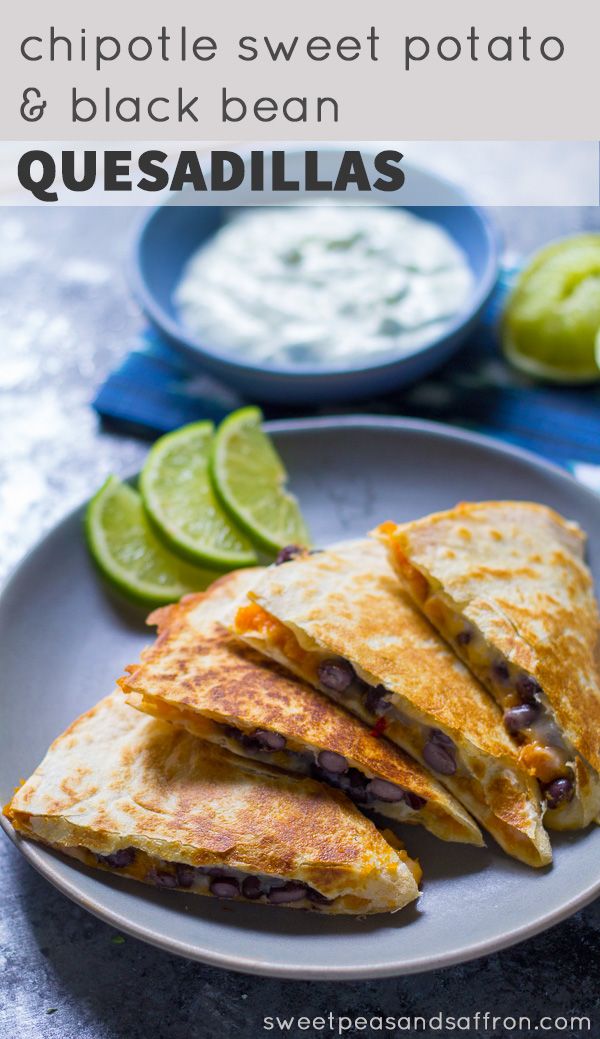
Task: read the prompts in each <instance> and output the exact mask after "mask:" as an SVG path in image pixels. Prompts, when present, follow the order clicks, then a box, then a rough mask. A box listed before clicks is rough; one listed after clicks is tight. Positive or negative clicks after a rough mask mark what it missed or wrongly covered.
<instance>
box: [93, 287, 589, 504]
mask: <svg viewBox="0 0 600 1039" xmlns="http://www.w3.org/2000/svg"><path fill="white" fill-rule="evenodd" d="M514 276H515V268H514V267H506V268H504V269H503V270H502V272H501V274H500V278H499V280H498V285H497V287H496V290H495V293H494V295H493V297H492V300H491V302H490V305H489V306H488V308H487V311H486V313H485V314H484V317H483V320H482V322H481V324H480V326H479V328H478V329H477V330H476V331H475V333H474V334H473V335H472V336H471V337H470V339H469V341H468V342H467V343H466V344H465V346H464V347H463V348H462V349H461V350H460V352H459V353H458V354H456V355H455V356H454V357H453V358H452V359H451V360H450V361H449V362H448V363H447V364H446V365H445V366H444V367H443V368H442V369H439V370H438V371H436V372H434V373H433V374H432V375H431V376H430V377H429V378H427V379H425V380H423V381H421V382H419V383H418V384H417V385H415V386H412V387H408V388H407V389H404V390H399V391H396V392H395V393H393V394H391V395H389V396H387V397H384V398H379V399H377V400H365V401H361V402H355V403H353V404H350V405H347V406H344V407H343V408H340V407H339V406H335V407H329V408H327V409H321V410H320V411H318V410H316V409H311V410H309V409H303V411H302V414H320V413H324V411H327V413H329V414H331V413H332V412H334V413H336V414H340V413H356V412H359V411H360V412H369V413H376V414H392V415H410V416H411V417H420V418H427V419H433V420H436V421H440V422H450V423H454V424H456V425H460V426H463V427H466V428H468V429H474V430H478V431H480V432H484V433H488V434H491V435H493V436H498V437H501V438H503V439H504V440H507V441H510V442H511V443H513V444H517V445H519V446H521V447H526V448H529V449H530V450H532V451H535V452H537V453H538V454H541V455H543V456H544V457H546V458H549V459H550V460H552V461H554V462H557V463H558V464H560V465H562V466H565V467H567V468H570V469H571V470H572V471H573V472H574V473H575V475H576V476H578V477H579V478H580V479H583V480H584V481H585V482H587V483H589V484H590V485H592V486H596V488H597V489H598V490H600V387H599V386H598V384H595V385H592V386H584V387H577V388H573V387H558V386H556V387H555V386H549V385H542V384H539V383H535V382H533V381H532V380H530V379H528V378H527V377H525V376H523V375H520V374H519V373H517V372H515V371H514V370H513V369H511V368H510V367H509V365H507V364H506V362H505V361H504V359H503V357H502V355H501V353H500V350H499V347H498V342H497V336H496V325H497V320H498V316H499V313H500V310H501V308H502V305H503V303H504V300H505V298H506V294H507V292H508V290H509V288H510V285H511V283H512V281H513V280H514ZM243 403H244V401H243V400H242V399H241V398H240V397H239V396H237V394H236V393H235V392H233V391H232V390H230V389H228V388H227V387H226V386H224V385H223V384H222V383H219V382H217V381H216V380H214V379H213V378H212V377H210V376H207V375H203V374H202V373H200V374H199V373H198V371H197V370H192V369H191V368H190V367H189V366H188V365H187V364H186V361H185V359H184V358H183V357H182V356H181V355H180V354H179V353H178V352H177V351H176V350H173V349H172V348H171V347H170V346H169V345H168V344H167V343H166V342H165V341H164V340H163V339H162V338H161V337H160V335H159V334H158V333H157V332H155V331H154V330H152V329H147V330H145V331H144V332H142V334H141V336H140V338H139V341H138V342H137V343H135V344H133V349H132V351H131V353H130V354H129V355H128V356H127V357H126V358H125V360H124V362H123V363H122V364H121V366H120V367H119V368H118V369H117V370H116V371H114V372H113V373H112V374H111V375H110V376H109V377H108V379H107V380H106V382H105V383H104V385H103V386H102V387H101V389H100V391H99V392H98V395H97V396H96V399H95V400H94V402H93V406H94V408H95V409H96V411H97V412H98V414H99V415H100V416H101V417H102V419H103V420H104V421H105V422H106V423H107V424H108V425H110V427H111V428H113V429H117V430H120V431H122V432H126V433H128V434H130V435H131V434H133V435H139V436H144V437H147V438H152V437H155V436H157V435H160V434H161V433H165V432H168V431H169V430H171V429H175V428H176V427H177V426H181V425H184V424H185V423H186V422H194V421H197V420H198V419H202V418H209V419H212V420H213V421H217V422H218V421H219V420H220V419H221V418H223V417H224V416H225V415H226V414H228V413H229V412H230V411H231V410H233V409H234V408H236V407H239V406H240V405H241V404H243ZM264 411H265V415H266V416H267V417H281V416H283V415H290V414H295V415H297V414H298V410H297V409H292V408H290V407H289V406H288V407H275V406H273V405H267V406H266V407H265V408H264Z"/></svg>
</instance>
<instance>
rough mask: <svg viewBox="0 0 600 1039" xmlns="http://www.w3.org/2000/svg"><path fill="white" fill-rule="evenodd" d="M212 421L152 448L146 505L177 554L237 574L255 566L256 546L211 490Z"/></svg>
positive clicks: (144, 485) (145, 473) (143, 480)
mask: <svg viewBox="0 0 600 1039" xmlns="http://www.w3.org/2000/svg"><path fill="white" fill-rule="evenodd" d="M213 432H214V427H213V424H212V422H194V423H192V424H191V425H189V426H183V427H182V428H181V429H178V430H176V431H175V432H174V433H168V434H167V435H166V436H164V437H161V438H160V440H157V441H156V443H155V444H154V447H153V448H152V450H151V451H150V454H149V455H148V458H147V459H146V464H145V465H144V468H143V469H142V475H141V477H140V491H141V494H142V498H143V499H144V505H145V507H146V509H147V511H148V515H149V517H150V519H151V521H152V523H153V524H154V525H155V526H156V531H157V533H158V534H159V536H160V537H161V539H162V540H163V541H164V542H165V543H166V545H168V547H169V548H170V549H172V551H173V552H177V553H178V554H179V555H182V556H184V557H185V558H186V559H189V560H190V561H191V562H193V563H200V564H204V565H207V566H214V567H216V568H217V569H220V570H235V569H237V568H238V567H242V566H252V565H253V564H254V563H256V553H255V551H254V549H253V548H252V545H251V544H250V542H249V541H248V539H247V538H246V537H245V535H244V534H242V533H241V532H240V531H239V530H237V529H236V528H235V527H234V525H233V524H232V523H231V521H230V519H229V517H228V515H227V514H226V512H224V511H223V509H222V508H221V505H220V503H219V501H218V499H217V498H216V496H215V492H214V491H213V488H212V484H211V480H210V476H209V471H208V458H209V452H210V444H211V441H212V438H213Z"/></svg>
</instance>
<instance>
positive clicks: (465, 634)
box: [456, 628, 473, 646]
mask: <svg viewBox="0 0 600 1039" xmlns="http://www.w3.org/2000/svg"><path fill="white" fill-rule="evenodd" d="M472 638H473V632H472V631H471V630H470V628H463V630H462V631H459V633H458V635H457V636H456V641H457V642H458V644H459V646H468V645H469V642H470V641H471V639H472Z"/></svg>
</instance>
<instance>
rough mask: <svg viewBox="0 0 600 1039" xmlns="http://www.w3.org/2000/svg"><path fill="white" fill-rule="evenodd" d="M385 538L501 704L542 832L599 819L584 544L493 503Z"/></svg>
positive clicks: (596, 677) (554, 522)
mask: <svg viewBox="0 0 600 1039" xmlns="http://www.w3.org/2000/svg"><path fill="white" fill-rule="evenodd" d="M378 536H379V537H381V538H382V539H383V540H384V541H385V542H386V543H387V544H388V546H389V548H390V558H391V561H392V564H393V566H394V568H395V569H396V571H397V573H398V576H399V577H400V580H401V581H402V584H403V586H404V587H405V588H406V589H407V590H408V592H409V593H410V595H411V596H412V599H413V601H414V602H415V603H416V604H417V605H418V606H419V608H420V609H421V610H422V611H423V612H424V614H425V615H426V616H427V617H428V618H429V620H430V621H431V622H432V624H434V625H435V627H436V628H437V629H438V631H440V632H441V634H442V635H443V636H444V638H445V639H446V640H447V641H448V642H449V643H450V645H451V646H452V648H453V649H454V651H455V652H456V653H457V654H458V655H459V656H460V657H461V659H462V660H464V662H465V663H466V664H467V665H468V667H470V668H471V671H472V672H473V673H474V674H475V675H477V677H478V678H479V680H480V681H481V682H483V684H484V685H485V686H486V687H487V689H488V690H489V691H490V693H491V694H492V695H493V696H494V698H495V699H496V700H497V702H498V704H499V705H500V707H501V708H502V711H503V714H504V723H505V725H506V728H507V730H508V732H509V733H511V734H512V735H513V736H514V737H515V739H516V740H518V741H519V743H520V747H521V751H520V762H521V764H522V765H523V767H524V768H526V769H527V770H528V771H529V772H531V774H532V775H534V776H536V777H537V779H538V780H539V783H540V787H541V791H542V798H543V801H544V802H545V805H546V808H547V811H546V815H545V822H546V823H547V824H548V826H550V827H552V828H554V829H558V830H566V829H577V828H579V827H582V826H586V825H587V824H588V823H589V822H591V820H592V819H594V818H597V817H598V813H599V812H600V779H599V775H598V773H599V771H600V621H599V618H598V608H597V605H596V601H595V599H594V592H593V586H592V578H591V574H590V572H589V570H588V568H587V566H586V565H585V562H584V560H583V552H584V546H585V535H584V534H583V532H582V530H581V529H580V528H579V527H578V526H577V525H576V524H575V523H570V522H568V521H567V520H565V519H563V518H562V516H559V515H558V513H556V512H554V511H553V510H552V509H549V508H547V507H546V506H544V505H535V504H533V503H531V502H518V501H492V502H478V503H466V504H461V505H458V506H457V507H456V508H454V509H450V510H449V511H448V512H440V513H437V514H435V515H433V516H427V517H425V518H424V519H421V520H417V521H416V522H414V523H407V524H405V525H403V526H396V525H395V524H393V523H390V524H383V526H382V527H380V528H379V531H378Z"/></svg>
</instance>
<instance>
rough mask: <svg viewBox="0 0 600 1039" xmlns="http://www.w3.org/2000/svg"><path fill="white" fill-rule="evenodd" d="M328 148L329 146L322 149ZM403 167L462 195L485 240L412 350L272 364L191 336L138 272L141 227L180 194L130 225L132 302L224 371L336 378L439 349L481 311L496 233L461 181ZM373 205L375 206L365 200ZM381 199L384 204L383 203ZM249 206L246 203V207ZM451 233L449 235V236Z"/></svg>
mask: <svg viewBox="0 0 600 1039" xmlns="http://www.w3.org/2000/svg"><path fill="white" fill-rule="evenodd" d="M327 150H330V151H331V150H332V149H327ZM300 151H301V149H293V150H292V149H290V152H291V153H293V152H296V153H299V152H300ZM240 154H242V155H247V154H248V152H247V151H244V152H241V153H240ZM406 167H407V168H408V169H410V170H412V171H413V172H416V173H417V175H418V174H424V175H426V176H428V177H431V178H432V179H434V180H435V181H436V182H437V183H438V184H439V185H440V187H441V188H443V189H449V190H451V191H452V192H453V193H454V195H455V197H456V198H457V199H462V201H460V202H456V203H455V206H456V208H457V209H468V210H470V211H471V213H472V214H474V216H475V218H476V220H477V221H478V222H479V224H480V226H481V229H482V231H483V235H484V239H485V244H486V257H485V263H484V265H483V267H482V269H481V271H480V272H479V273H478V274H477V275H476V280H475V284H474V286H473V289H472V292H471V293H469V297H468V299H467V301H466V303H465V305H464V306H463V307H462V308H461V309H460V310H459V311H458V313H457V314H455V315H454V317H452V318H451V319H450V320H449V321H447V322H444V323H443V325H442V328H441V330H440V329H438V331H437V332H435V333H434V334H432V335H430V336H428V337H427V338H426V339H425V340H424V341H423V342H422V343H420V344H419V345H418V346H416V347H414V348H413V349H411V350H408V351H404V352H403V353H402V354H400V355H399V354H398V352H397V350H396V351H395V352H394V350H393V349H392V350H390V351H388V352H386V353H385V354H382V355H380V356H379V357H378V358H377V359H376V360H372V361H361V360H358V361H356V362H355V363H347V364H344V365H343V366H340V365H337V366H332V365H312V366H309V365H306V366H295V365H291V364H276V363H273V362H264V361H263V362H256V361H250V360H244V358H243V357H234V356H233V354H231V353H228V352H227V351H224V350H222V348H220V347H218V346H213V345H211V344H210V343H206V342H205V343H202V342H200V341H199V339H197V338H196V336H195V335H194V334H193V333H191V332H190V331H189V330H187V329H186V328H185V326H184V325H183V324H182V323H180V322H179V321H177V320H175V319H174V318H172V317H171V316H170V315H169V314H168V313H167V311H166V310H165V308H164V307H163V306H162V304H160V303H158V302H157V300H156V297H155V295H154V293H153V292H152V291H151V290H150V289H149V287H148V283H147V279H146V278H145V277H144V275H143V274H142V266H143V265H142V255H143V250H144V244H143V243H144V239H145V236H146V232H147V230H148V228H149V227H150V225H151V224H152V223H153V221H154V220H155V219H156V218H157V216H158V215H159V213H162V212H163V211H164V210H165V209H166V208H167V207H172V206H181V205H182V200H181V197H180V196H174V195H171V197H170V198H168V199H167V200H166V201H165V202H162V203H161V204H160V205H158V206H153V207H152V208H151V209H150V211H149V212H148V213H146V214H145V215H144V217H143V219H142V220H141V221H140V222H139V223H138V225H137V227H136V228H135V231H134V237H133V242H132V244H131V246H130V250H129V256H128V260H127V274H128V281H129V284H130V285H131V288H132V292H133V294H134V297H135V298H136V300H137V302H138V303H139V304H140V306H141V308H142V310H143V312H144V314H145V315H146V317H147V318H148V319H149V320H150V322H151V323H152V324H153V325H154V327H155V328H156V329H158V330H159V332H162V333H163V335H165V336H166V337H167V339H168V341H169V344H170V345H171V346H172V347H173V348H174V349H175V350H178V351H180V352H181V353H184V354H185V355H186V356H188V357H192V358H193V359H194V360H195V361H196V362H197V363H198V364H199V365H200V366H201V365H202V362H204V363H205V364H206V365H207V367H208V366H209V365H210V366H212V367H213V368H215V367H219V368H221V369H222V370H223V372H226V371H229V372H232V373H236V374H244V373H246V374H248V375H249V376H258V377H264V378H275V379H283V380H286V381H296V382H297V381H302V380H304V381H306V380H319V381H327V380H331V379H336V378H337V379H341V378H344V377H348V376H352V375H359V374H360V373H366V372H381V373H384V372H385V371H386V370H390V371H392V370H395V369H397V368H399V367H403V366H404V365H407V364H409V363H410V362H412V361H415V360H416V359H420V358H421V357H425V356H427V355H428V354H429V353H431V352H433V351H435V350H436V349H439V348H440V346H441V345H442V344H446V343H449V342H450V341H452V339H453V338H455V337H456V336H458V335H460V333H461V331H462V330H463V329H468V328H469V326H470V325H471V324H473V323H474V322H475V321H476V319H477V318H478V316H479V315H480V314H481V312H482V310H483V309H484V307H485V305H486V304H487V303H488V301H489V299H490V297H491V295H492V292H493V290H494V287H495V285H496V282H497V279H498V274H499V269H500V252H501V235H500V232H499V230H498V228H497V227H496V225H495V224H494V223H493V222H492V220H491V219H490V217H489V216H488V214H487V212H486V210H485V209H484V208H483V207H482V206H479V205H476V204H475V203H473V202H472V201H471V200H470V198H469V196H468V194H467V192H465V191H464V189H463V188H462V187H461V186H460V185H456V184H454V183H453V182H452V181H450V180H448V179H447V178H445V177H443V176H440V175H438V174H437V173H435V172H433V171H431V170H428V169H427V168H425V167H423V166H419V165H417V164H414V163H407V164H406ZM370 205H371V206H373V207H374V208H379V206H377V205H374V204H373V203H371V204H370ZM382 205H383V204H382ZM368 207H369V203H367V204H366V205H362V206H360V207H359V208H368ZM201 208H206V209H224V208H232V209H233V208H240V209H244V208H247V207H245V206H243V205H240V206H235V205H232V206H231V207H225V206H202V207H201ZM248 208H250V207H248ZM251 208H276V207H274V206H273V207H272V206H264V207H261V206H258V205H256V204H252V207H251ZM281 208H289V207H287V206H281ZM385 208H390V209H407V210H409V211H412V210H414V209H427V208H429V209H431V210H432V212H433V213H435V211H436V209H441V208H449V207H448V206H442V205H440V206H435V205H433V206H430V207H427V206H411V205H406V206H404V205H398V204H394V205H392V204H389V205H385ZM432 222H433V223H436V221H435V218H433V219H432ZM451 237H453V236H451Z"/></svg>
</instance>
